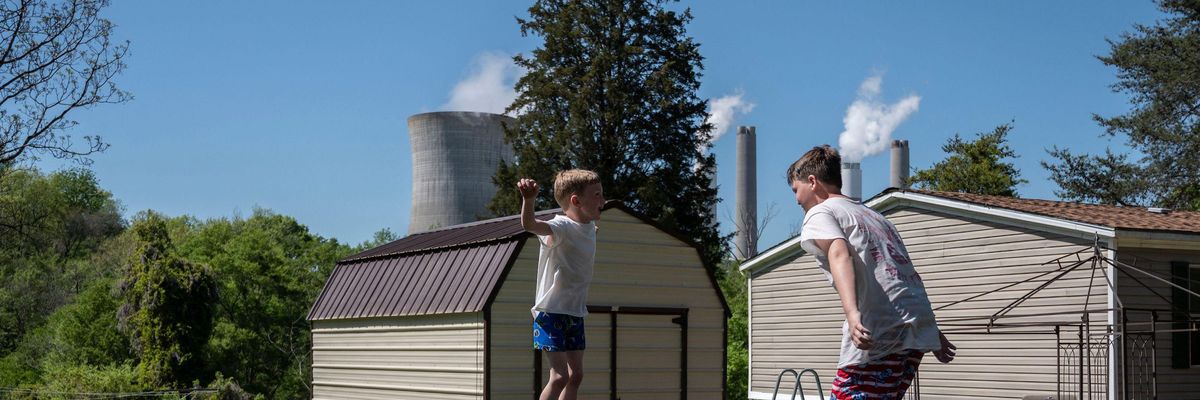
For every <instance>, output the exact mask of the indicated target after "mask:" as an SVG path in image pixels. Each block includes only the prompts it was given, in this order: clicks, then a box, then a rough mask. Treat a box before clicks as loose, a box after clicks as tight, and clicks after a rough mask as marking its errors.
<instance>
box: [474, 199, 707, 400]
mask: <svg viewBox="0 0 1200 400" xmlns="http://www.w3.org/2000/svg"><path fill="white" fill-rule="evenodd" d="M597 225H598V226H599V227H600V231H599V232H598V234H597V248H596V265H595V273H594V276H593V280H592V285H591V287H590V289H589V291H588V295H589V297H588V304H591V305H606V306H609V305H616V306H623V307H672V308H687V309H689V325H688V398H689V399H720V398H722V393H721V384H722V381H721V377H722V369H723V368H724V357H723V351H724V347H723V343H724V332H723V331H722V326H723V323H724V310H723V309H722V308H721V303H720V299H719V298H718V297H717V296H718V293H717V292H716V290H715V289H714V288H713V287H712V284H711V283H710V282H709V280H708V277H707V275H706V274H705V271H704V269H703V268H704V267H703V266H702V264H701V263H700V259H699V256H698V255H697V254H696V251H695V250H694V249H693V248H691V247H689V246H687V245H686V244H684V243H682V242H680V241H679V240H677V239H675V238H674V237H672V236H670V235H668V234H665V233H663V232H662V231H659V230H658V229H656V228H654V227H653V226H650V225H647V224H646V223H644V222H642V221H641V220H639V219H637V218H636V217H634V216H632V215H629V214H627V213H625V212H624V211H621V210H618V209H609V210H605V212H604V214H603V219H601V220H600V221H598V222H597ZM537 254H538V243H537V241H535V240H529V241H527V242H526V244H525V248H524V249H522V250H521V253H520V255H519V257H518V258H517V260H516V263H515V264H514V265H513V267H512V270H511V271H510V272H509V274H508V276H507V278H506V279H505V281H504V282H503V284H502V285H503V286H501V288H500V293H499V295H498V296H497V298H496V300H495V301H494V302H493V303H492V309H491V313H492V317H491V321H492V325H491V332H492V342H491V346H492V358H491V360H492V369H491V371H492V378H491V385H492V395H493V398H495V399H521V400H524V399H528V398H530V397H532V396H531V395H532V393H533V377H532V375H531V371H532V364H533V356H532V354H533V353H532V350H531V338H530V333H531V327H530V313H529V308H530V307H532V303H533V297H534V289H533V287H534V277H535V275H536V273H535V271H536V268H537ZM609 317H610V315H609V314H601V313H593V314H591V315H589V316H588V318H587V320H586V321H587V322H586V326H587V341H588V350H587V353H586V355H585V356H584V372H585V375H584V386H583V393H582V397H584V398H606V397H607V396H608V382H609V375H608V370H609V354H608V353H609V345H610V343H609V331H608V329H607V327H608V325H609V322H608V319H609ZM643 317H644V318H643ZM656 317H658V318H656ZM618 319H619V325H620V327H621V328H620V329H619V330H618V339H617V340H618V350H619V351H620V353H619V354H618V361H617V362H618V366H620V367H622V368H621V370H622V371H624V368H625V367H626V366H627V365H631V364H628V363H635V364H636V363H638V362H643V363H645V364H643V365H644V366H646V368H649V369H648V370H647V371H648V372H653V373H650V374H625V373H623V372H622V373H620V375H619V376H618V382H619V383H618V386H619V388H622V389H624V388H631V389H636V390H637V391H640V392H645V393H655V395H654V396H652V397H653V398H673V396H671V395H667V394H663V393H670V391H671V390H674V391H675V392H676V393H677V392H678V390H679V380H678V375H677V373H678V365H679V358H678V350H670V349H664V348H655V349H650V348H649V347H652V346H660V347H661V346H664V345H670V346H673V348H674V349H677V348H678V346H679V345H678V343H679V336H678V332H679V328H678V326H677V325H676V326H674V327H671V326H668V325H669V318H666V317H659V316H633V315H627V314H621V315H619V316H618ZM663 319H665V320H666V321H668V323H664V322H663ZM627 325H628V327H627ZM627 335H638V336H637V337H638V338H640V339H646V340H640V341H639V339H635V338H632V337H628V336H627ZM667 337H670V338H673V339H670V340H669V343H657V341H658V339H661V338H667ZM651 342H655V343H651ZM626 345H629V349H630V350H631V351H628V352H627V351H626V350H625V349H626ZM635 346H642V347H644V348H642V350H644V351H642V352H641V353H642V355H638V354H637V353H638V352H637V351H632V350H634V349H635ZM672 352H673V353H674V354H675V355H673V356H670V355H667V354H668V353H672ZM627 353H628V354H627ZM655 354H657V355H661V356H663V357H664V358H663V359H657V360H656V361H655V362H658V363H660V364H661V361H663V360H666V361H670V360H671V358H669V357H675V358H673V360H674V362H675V364H672V365H674V367H670V366H665V364H664V365H662V366H659V365H656V364H652V363H649V362H648V361H647V360H646V359H645V358H644V357H642V356H643V355H655ZM543 367H544V368H546V367H548V364H545V363H543ZM672 369H673V370H674V371H673V372H670V371H669V370H672ZM670 373H674V374H676V375H673V376H675V377H676V378H674V379H659V378H661V377H663V376H666V375H668V374H670ZM542 381H543V382H545V377H544V376H543V377H542ZM637 395H638V394H637V393H631V396H632V397H628V398H635V397H637ZM622 398H627V397H626V396H622Z"/></svg>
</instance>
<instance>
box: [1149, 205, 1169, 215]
mask: <svg viewBox="0 0 1200 400" xmlns="http://www.w3.org/2000/svg"><path fill="white" fill-rule="evenodd" d="M1146 211H1149V212H1151V213H1154V214H1163V215H1166V214H1169V213H1170V212H1171V209H1170V208H1163V207H1146Z"/></svg>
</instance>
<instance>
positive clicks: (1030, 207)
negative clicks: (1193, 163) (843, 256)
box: [880, 189, 1200, 233]
mask: <svg viewBox="0 0 1200 400" xmlns="http://www.w3.org/2000/svg"><path fill="white" fill-rule="evenodd" d="M897 190H898V189H889V190H887V191H885V192H883V193H881V194H880V196H883V195H886V194H887V193H891V192H893V191H897ZM903 191H906V192H912V193H918V194H924V195H929V196H936V197H941V198H946V199H951V200H958V201H964V202H969V203H975V204H980V205H985V206H989V207H998V208H1004V209H1009V210H1015V211H1021V212H1027V213H1031V214H1037V215H1044V216H1047V217H1054V218H1061V219H1065V220H1070V221H1076V222H1083V223H1087V224H1093V225H1100V226H1107V227H1110V228H1114V229H1126V230H1137V231H1167V232H1181V233H1200V212H1195V211H1167V212H1165V213H1155V212H1151V211H1150V210H1149V209H1147V208H1144V207H1121V206H1107V205H1099V204H1083V203H1073V202H1066V201H1053V200H1038V199H1019V198H1013V197H1003V196H988V195H980V194H971V193H958V192H939V191H933V190H915V189H906V190H903Z"/></svg>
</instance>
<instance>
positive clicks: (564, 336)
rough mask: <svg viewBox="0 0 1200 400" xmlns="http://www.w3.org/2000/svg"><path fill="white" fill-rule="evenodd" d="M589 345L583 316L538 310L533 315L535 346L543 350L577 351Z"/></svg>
mask: <svg viewBox="0 0 1200 400" xmlns="http://www.w3.org/2000/svg"><path fill="white" fill-rule="evenodd" d="M585 347H587V341H586V340H584V337H583V317H576V316H572V315H567V314H554V313H546V312H541V311H538V313H537V316H535V317H533V348H534V349H536V350H542V351H575V350H583V349H584V348H585Z"/></svg>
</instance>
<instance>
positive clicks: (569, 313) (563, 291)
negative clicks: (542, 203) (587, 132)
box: [517, 169, 604, 400]
mask: <svg viewBox="0 0 1200 400" xmlns="http://www.w3.org/2000/svg"><path fill="white" fill-rule="evenodd" d="M517 188H518V189H519V190H520V192H521V227H522V228H525V230H526V231H529V232H531V233H534V234H536V235H537V237H538V241H539V242H541V251H540V252H539V253H538V271H537V285H536V289H537V294H536V297H535V299H534V304H533V309H531V310H530V311H531V312H532V313H533V348H535V349H540V350H542V351H545V352H546V357H547V359H549V361H550V379H549V380H548V381H547V383H546V387H545V388H544V389H542V394H541V397H540V399H541V400H551V399H563V400H567V399H572V400H573V399H575V398H577V396H578V394H577V393H578V391H579V384H580V383H581V382H582V381H583V350H584V348H585V342H584V335H583V317H585V316H587V293H588V285H589V284H590V283H591V282H592V264H593V263H594V261H595V257H596V223H595V221H596V220H598V219H600V211H601V209H602V208H603V207H604V188H602V187H601V186H600V176H599V175H597V174H596V173H595V172H592V171H587V170H579V169H573V170H567V171H562V172H559V173H558V175H556V176H555V177H554V200H555V201H556V202H558V205H559V206H561V207H562V209H563V214H564V215H556V216H555V217H554V218H553V219H550V220H549V221H540V220H538V219H536V218H534V216H533V203H534V198H535V197H536V196H537V193H538V184H537V182H534V181H533V180H532V179H521V181H520V182H518V183H517Z"/></svg>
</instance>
